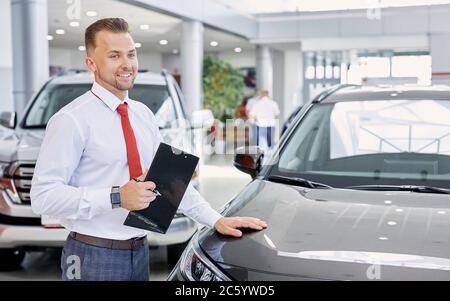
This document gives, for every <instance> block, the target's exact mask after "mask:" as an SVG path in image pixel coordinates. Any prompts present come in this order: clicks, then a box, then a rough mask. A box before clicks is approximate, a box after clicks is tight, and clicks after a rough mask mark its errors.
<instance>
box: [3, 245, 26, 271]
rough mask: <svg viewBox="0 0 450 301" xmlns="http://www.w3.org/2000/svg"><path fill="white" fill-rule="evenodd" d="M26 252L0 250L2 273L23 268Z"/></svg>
mask: <svg viewBox="0 0 450 301" xmlns="http://www.w3.org/2000/svg"><path fill="white" fill-rule="evenodd" d="M24 257H25V251H21V250H16V249H0V271H13V270H17V269H19V268H20V267H21V264H22V261H23V258H24Z"/></svg>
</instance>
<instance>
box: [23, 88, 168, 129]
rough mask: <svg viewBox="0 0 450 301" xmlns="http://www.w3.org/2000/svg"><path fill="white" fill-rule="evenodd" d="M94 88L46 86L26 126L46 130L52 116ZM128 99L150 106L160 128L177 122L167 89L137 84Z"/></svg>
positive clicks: (32, 108) (31, 111)
mask: <svg viewBox="0 0 450 301" xmlns="http://www.w3.org/2000/svg"><path fill="white" fill-rule="evenodd" d="M91 86H92V85H91V84H60V85H50V86H47V87H46V88H45V90H44V91H42V92H41V93H40V94H39V95H38V97H37V99H36V100H35V101H34V103H33V105H32V107H31V109H30V111H29V113H28V115H27V117H26V119H25V124H24V125H25V127H26V128H27V127H32V128H45V127H46V126H47V122H48V120H49V119H50V118H51V117H52V116H53V114H55V113H56V112H57V111H59V110H60V109H61V108H62V107H64V106H65V105H67V104H68V103H69V102H71V101H72V100H74V99H75V98H77V97H78V96H80V95H82V94H84V93H86V91H88V90H89V89H90V88H91ZM129 97H130V98H131V99H134V100H137V101H140V102H142V103H144V104H145V105H147V107H149V108H150V110H152V112H153V113H154V114H155V117H156V120H157V122H158V126H159V127H160V128H166V127H171V123H172V122H175V121H176V114H175V110H174V106H173V101H172V98H171V97H170V95H169V92H168V91H167V87H166V86H162V85H142V84H136V85H134V87H133V89H131V90H130V92H129Z"/></svg>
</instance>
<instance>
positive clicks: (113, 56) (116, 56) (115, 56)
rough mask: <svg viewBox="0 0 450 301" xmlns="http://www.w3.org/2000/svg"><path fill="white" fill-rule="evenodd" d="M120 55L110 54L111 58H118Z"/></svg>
mask: <svg viewBox="0 0 450 301" xmlns="http://www.w3.org/2000/svg"><path fill="white" fill-rule="evenodd" d="M118 57H119V56H118V55H112V56H110V58H112V59H116V58H118Z"/></svg>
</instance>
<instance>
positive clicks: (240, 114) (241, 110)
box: [236, 97, 249, 120]
mask: <svg viewBox="0 0 450 301" xmlns="http://www.w3.org/2000/svg"><path fill="white" fill-rule="evenodd" d="M248 100H249V97H244V100H242V102H241V104H240V105H239V107H238V109H237V110H236V118H240V119H243V120H247V119H248V115H247V109H246V107H247V102H248Z"/></svg>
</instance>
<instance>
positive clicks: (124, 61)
mask: <svg viewBox="0 0 450 301" xmlns="http://www.w3.org/2000/svg"><path fill="white" fill-rule="evenodd" d="M120 67H121V68H123V69H131V60H130V59H129V58H127V57H125V58H124V59H122V64H121V65H120Z"/></svg>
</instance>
